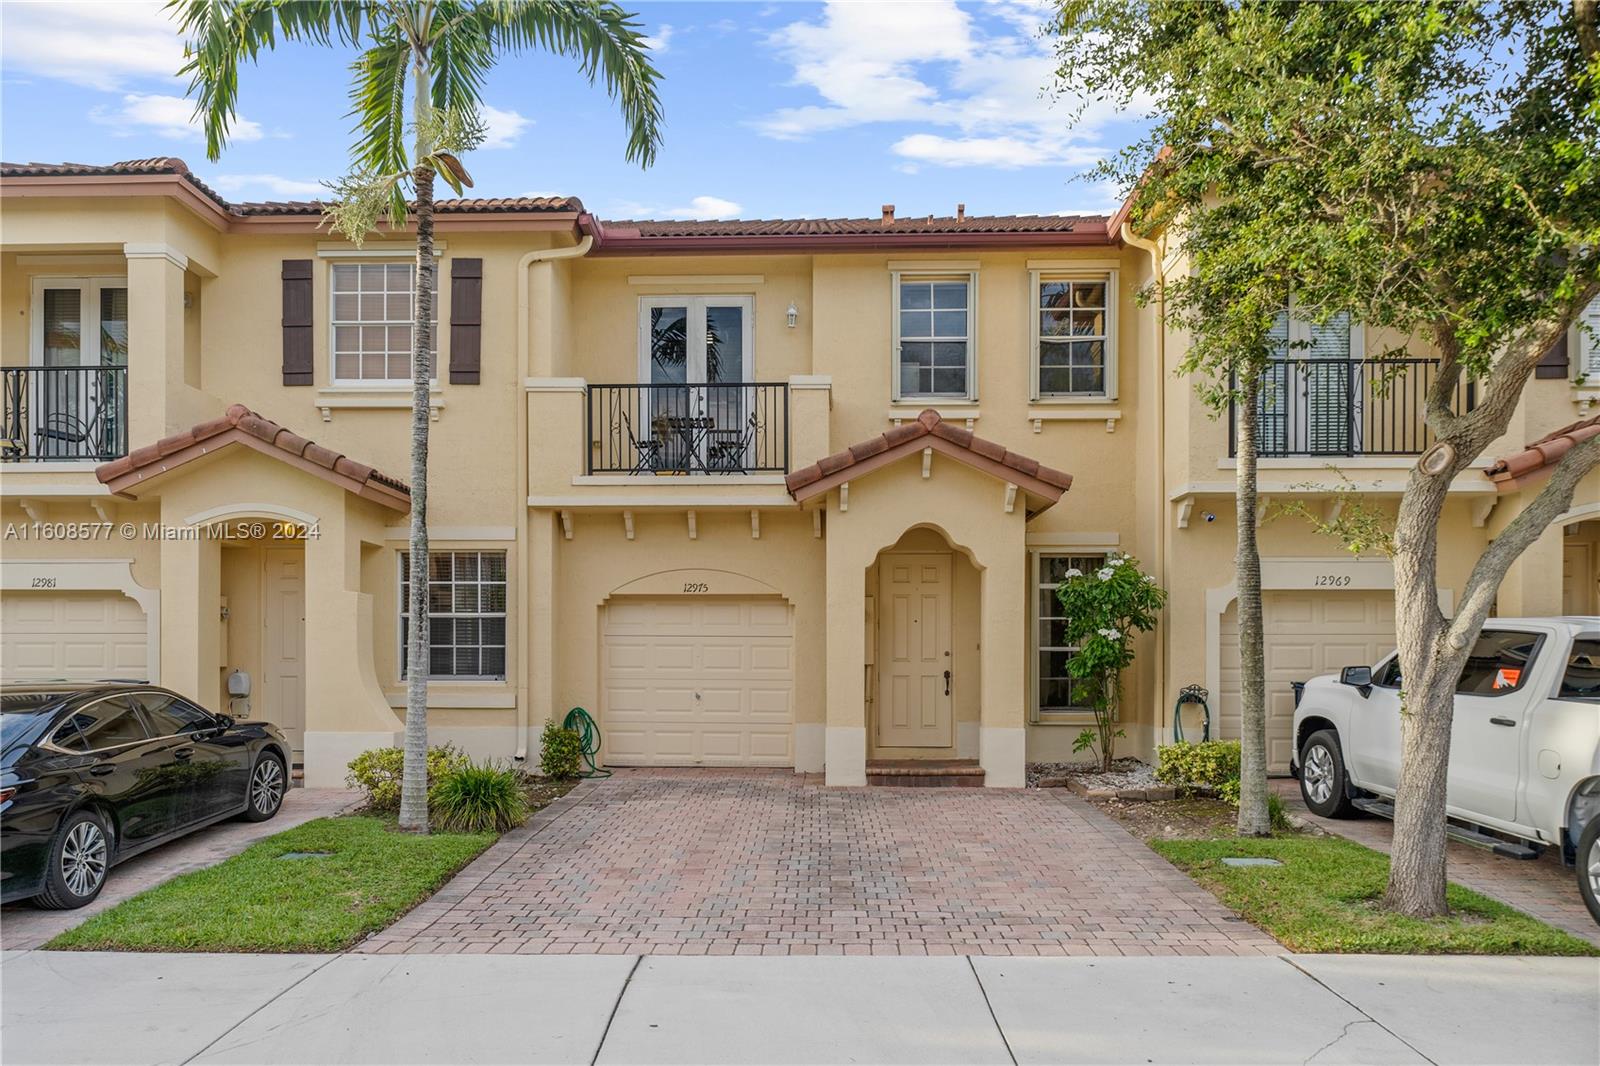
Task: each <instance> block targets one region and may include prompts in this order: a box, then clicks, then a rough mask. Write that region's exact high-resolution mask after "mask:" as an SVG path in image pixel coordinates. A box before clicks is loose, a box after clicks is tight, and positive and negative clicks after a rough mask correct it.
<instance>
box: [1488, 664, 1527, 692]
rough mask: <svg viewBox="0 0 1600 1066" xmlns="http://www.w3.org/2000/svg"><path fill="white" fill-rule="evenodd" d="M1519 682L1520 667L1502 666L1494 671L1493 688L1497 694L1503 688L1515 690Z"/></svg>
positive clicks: (1520, 678)
mask: <svg viewBox="0 0 1600 1066" xmlns="http://www.w3.org/2000/svg"><path fill="white" fill-rule="evenodd" d="M1521 681H1522V669H1521V668H1520V667H1512V666H1502V667H1500V669H1499V670H1497V671H1495V675H1494V687H1495V691H1497V692H1498V691H1499V690H1500V689H1503V688H1516V687H1517V685H1518V684H1519V683H1521Z"/></svg>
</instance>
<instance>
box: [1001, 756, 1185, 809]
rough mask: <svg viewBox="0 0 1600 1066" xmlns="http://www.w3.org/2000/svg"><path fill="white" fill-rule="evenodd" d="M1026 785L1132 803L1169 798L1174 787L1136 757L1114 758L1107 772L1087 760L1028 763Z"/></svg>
mask: <svg viewBox="0 0 1600 1066" xmlns="http://www.w3.org/2000/svg"><path fill="white" fill-rule="evenodd" d="M1028 787H1029V788H1065V789H1067V790H1069V791H1071V792H1074V793H1076V794H1077V795H1079V796H1083V797H1085V798H1086V799H1113V798H1115V799H1123V800H1128V801H1135V802H1144V801H1147V800H1170V799H1173V798H1175V797H1176V796H1177V792H1176V790H1174V789H1173V788H1172V787H1171V786H1169V785H1163V784H1162V783H1161V782H1159V781H1157V780H1156V775H1155V770H1154V769H1152V768H1151V767H1150V766H1149V765H1147V764H1146V763H1142V762H1140V761H1139V760H1138V759H1117V760H1116V761H1115V762H1113V763H1112V764H1111V770H1110V771H1109V772H1102V771H1101V770H1100V768H1099V767H1098V766H1097V765H1095V764H1091V763H1059V762H1057V763H1029V764H1028Z"/></svg>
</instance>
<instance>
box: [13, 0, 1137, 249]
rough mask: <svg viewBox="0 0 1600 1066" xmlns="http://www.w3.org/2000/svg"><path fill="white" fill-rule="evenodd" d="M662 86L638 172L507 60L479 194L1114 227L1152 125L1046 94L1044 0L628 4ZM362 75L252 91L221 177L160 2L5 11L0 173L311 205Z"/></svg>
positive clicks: (560, 77) (243, 100)
mask: <svg viewBox="0 0 1600 1066" xmlns="http://www.w3.org/2000/svg"><path fill="white" fill-rule="evenodd" d="M625 6H626V7H628V8H629V9H631V10H635V11H637V12H638V14H639V17H640V20H641V21H642V23H643V24H644V26H645V27H646V28H647V30H648V32H649V34H650V37H651V41H652V45H653V50H654V53H655V60H656V64H657V66H658V68H659V69H660V70H661V72H662V76H663V81H662V95H663V99H664V102H665V108H666V116H667V120H666V128H665V143H664V145H663V149H662V151H661V154H660V155H659V157H658V159H657V162H656V165H655V166H654V167H652V168H651V169H650V170H649V171H641V170H640V169H639V168H638V167H636V166H633V165H631V164H628V163H626V162H624V160H623V151H624V147H625V143H626V138H625V135H624V132H623V128H622V123H621V120H620V119H619V118H618V117H617V115H616V113H615V110H614V108H613V106H612V104H611V103H610V101H609V100H608V99H607V98H606V96H605V93H604V91H603V90H601V89H597V88H594V87H591V86H590V85H589V84H588V83H587V82H586V81H585V80H584V79H583V77H582V76H581V74H579V73H578V71H577V69H576V67H575V65H574V64H573V63H572V62H571V61H570V60H566V59H562V58H559V57H553V56H548V55H543V54H530V55H525V56H522V57H518V58H514V59H511V60H508V61H506V62H503V63H502V64H501V65H500V67H499V68H498V69H497V70H496V71H495V72H494V73H493V75H492V76H491V77H490V78H489V80H488V83H487V85H486V87H485V91H484V101H485V108H484V117H485V120H486V124H487V127H488V131H489V136H488V140H487V141H486V142H485V144H484V145H483V146H482V148H480V149H479V150H477V151H476V152H474V153H473V154H472V156H471V158H470V159H469V160H468V167H469V169H470V170H471V171H472V173H473V176H474V178H475V179H476V180H477V190H476V191H477V193H478V194H481V195H485V196H514V195H523V194H548V193H562V194H570V195H577V196H581V197H582V198H583V201H584V203H585V205H586V206H587V207H588V208H589V209H590V210H592V211H595V212H596V213H598V214H600V215H602V216H603V217H606V218H613V219H616V218H646V217H649V218H736V217H742V218H772V217H796V216H828V215H847V216H870V215H876V214H877V212H878V208H879V206H880V205H881V204H884V203H894V204H895V205H896V206H897V208H898V210H899V213H900V214H901V215H902V217H904V216H911V215H923V214H930V213H931V214H951V213H953V211H954V209H955V205H956V204H957V203H965V204H966V205H967V210H968V212H969V213H974V214H1028V213H1040V214H1054V213H1061V212H1079V211H1082V212H1103V211H1106V210H1109V209H1111V208H1113V207H1114V206H1115V204H1116V202H1117V199H1118V197H1117V190H1116V189H1113V188H1108V187H1106V186H1104V185H1100V184H1096V183H1093V182H1090V181H1086V180H1083V179H1082V178H1081V177H1080V175H1082V174H1083V173H1084V172H1085V171H1086V170H1087V169H1088V168H1089V167H1091V166H1093V164H1094V163H1095V162H1096V161H1097V160H1098V159H1100V158H1102V157H1103V156H1104V155H1106V154H1107V153H1108V152H1110V151H1113V150H1115V149H1116V148H1118V147H1120V146H1121V145H1122V144H1124V143H1126V142H1127V141H1129V140H1131V139H1132V138H1133V137H1134V136H1135V135H1136V133H1137V130H1138V128H1139V124H1140V117H1139V116H1138V115H1137V114H1126V113H1116V112H1114V111H1112V110H1111V109H1109V108H1108V107H1104V106H1102V105H1098V104H1095V105H1091V106H1090V107H1088V108H1087V109H1084V111H1083V113H1082V114H1081V115H1079V116H1078V118H1077V121H1076V122H1073V121H1072V117H1073V113H1074V111H1075V110H1077V109H1076V106H1075V102H1074V101H1069V100H1062V101H1054V100H1052V99H1051V97H1050V95H1049V94H1048V93H1047V92H1045V89H1046V88H1047V86H1048V85H1049V83H1050V81H1051V72H1052V69H1053V63H1052V60H1051V56H1050V48H1049V43H1048V41H1046V40H1044V39H1041V37H1040V36H1039V26H1040V23H1041V21H1042V19H1043V18H1044V15H1045V11H1046V6H1045V4H1044V3H1042V2H1040V0H993V2H987V3H965V2H963V3H957V2H955V0H894V2H873V0H855V2H841V3H765V2H755V3H744V2H723V3H709V2H703V3H641V2H637V0H634V2H625ZM348 60H349V56H347V55H343V54H340V53H338V52H337V51H334V50H330V49H313V48H305V47H299V46H289V47H285V48H281V49H280V50H279V51H278V52H277V53H274V54H269V55H267V56H265V57H264V58H263V60H262V62H261V64H260V65H259V66H257V67H246V68H245V69H244V70H243V71H242V72H241V75H240V94H239V116H240V117H239V121H238V123H237V125H236V126H235V128H234V132H233V139H232V141H231V143H230V144H229V145H228V147H227V149H226V151H225V153H224V155H223V157H222V158H221V159H220V160H219V161H217V162H216V163H212V162H210V161H209V160H207V159H206V158H205V145H204V141H203V139H202V138H201V136H200V133H199V131H198V130H197V129H196V127H195V126H194V124H193V123H192V121H191V119H192V110H193V109H192V107H191V105H190V103H189V102H188V101H187V100H185V99H184V89H185V85H184V83H183V82H182V81H180V80H179V79H177V78H176V77H175V76H174V73H173V72H174V71H176V70H177V68H178V66H179V65H180V64H181V62H182V42H181V41H180V40H179V38H178V37H177V35H176V32H175V30H174V29H173V27H172V25H171V23H170V22H169V21H168V19H167V16H166V15H165V14H164V13H163V12H162V10H161V5H160V4H159V3H142V2H138V0H132V2H123V3H77V2H55V3H31V2H30V3H21V2H15V0H11V2H5V3H0V156H3V157H4V158H5V159H6V160H8V161H12V162H19V161H21V162H27V161H41V162H60V161H64V160H66V161H72V162H82V163H106V162H113V161H116V160H120V159H131V158H142V157H148V156H158V155H176V156H180V157H182V158H183V159H185V160H186V161H187V162H188V163H189V165H190V167H191V168H192V169H193V170H194V171H195V172H196V173H197V174H198V175H199V176H200V177H201V178H202V179H203V180H205V181H206V182H207V183H209V184H210V185H212V186H213V187H214V188H216V189H217V190H218V191H219V192H221V193H222V194H223V195H224V196H226V197H228V198H230V199H235V200H263V199H292V198H313V197H316V196H318V195H319V194H320V193H321V192H322V191H323V190H322V188H321V186H320V184H319V182H321V181H324V180H328V179H331V178H333V177H336V176H337V175H338V174H339V173H340V172H341V171H342V170H343V169H344V161H345V158H346V151H347V148H348V145H349V142H350V139H351V138H350V129H349V125H350V123H349V119H348V118H347V117H346V115H345V112H346V111H347V110H348V108H347V106H346V102H345V92H346V89H347V86H348V74H349V72H348V69H347V63H348Z"/></svg>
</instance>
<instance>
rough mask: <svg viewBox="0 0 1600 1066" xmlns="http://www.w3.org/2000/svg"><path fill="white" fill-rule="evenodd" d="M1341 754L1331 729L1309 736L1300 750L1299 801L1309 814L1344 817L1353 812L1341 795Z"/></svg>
mask: <svg viewBox="0 0 1600 1066" xmlns="http://www.w3.org/2000/svg"><path fill="white" fill-rule="evenodd" d="M1346 782H1347V779H1346V777H1345V773H1344V752H1343V751H1341V750H1340V749H1339V735H1338V734H1337V733H1335V732H1334V731H1333V730H1331V729H1324V730H1321V731H1320V732H1316V733H1313V734H1311V736H1310V737H1309V738H1307V739H1306V743H1305V747H1303V748H1301V749H1300V798H1301V799H1303V800H1305V801H1306V807H1307V808H1308V809H1309V810H1310V811H1311V813H1312V814H1315V815H1319V816H1321V817H1323V818H1347V817H1349V816H1350V813H1351V812H1352V811H1354V810H1355V808H1354V807H1353V806H1351V804H1350V798H1349V797H1348V796H1346V795H1345V785H1346Z"/></svg>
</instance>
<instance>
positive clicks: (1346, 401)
mask: <svg viewBox="0 0 1600 1066" xmlns="http://www.w3.org/2000/svg"><path fill="white" fill-rule="evenodd" d="M1438 372H1439V361H1438V360H1437V359H1284V360H1278V361H1275V362H1273V363H1272V364H1271V366H1270V367H1269V368H1268V370H1267V373H1266V375H1265V377H1264V378H1263V380H1262V383H1261V395H1260V397H1259V399H1258V400H1257V401H1256V403H1257V407H1256V412H1257V416H1256V448H1257V454H1258V455H1260V456H1261V457H1262V458H1309V459H1338V458H1353V457H1357V456H1375V457H1381V456H1394V457H1399V456H1409V455H1420V454H1422V452H1424V451H1426V450H1427V449H1428V447H1429V446H1430V445H1432V444H1433V431H1432V430H1430V429H1429V428H1428V423H1427V419H1426V417H1425V405H1426V401H1427V397H1428V390H1429V389H1431V388H1432V387H1433V383H1434V381H1435V379H1436V377H1437V375H1438ZM1234 385H1235V387H1237V379H1235V381H1234ZM1476 401H1477V385H1476V384H1475V383H1473V382H1469V381H1466V380H1463V381H1461V382H1460V383H1458V384H1457V385H1456V389H1455V408H1456V410H1458V411H1469V410H1471V409H1472V407H1473V406H1474V404H1475V403H1476ZM1237 416H1238V409H1237V404H1234V405H1231V406H1230V407H1229V410H1228V455H1229V456H1230V457H1232V456H1234V455H1235V454H1236V451H1237V440H1238V437H1237V426H1238V422H1237Z"/></svg>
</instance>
